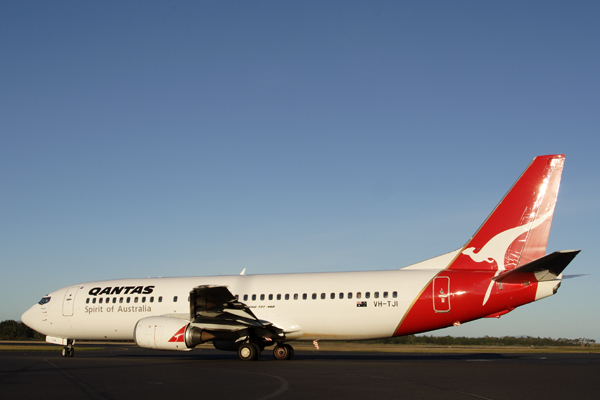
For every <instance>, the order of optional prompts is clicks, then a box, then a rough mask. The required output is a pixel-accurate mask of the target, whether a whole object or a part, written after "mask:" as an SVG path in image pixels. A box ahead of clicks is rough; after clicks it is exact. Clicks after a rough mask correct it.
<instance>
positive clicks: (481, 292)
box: [394, 270, 537, 336]
mask: <svg viewBox="0 0 600 400" xmlns="http://www.w3.org/2000/svg"><path fill="white" fill-rule="evenodd" d="M494 274H495V272H494V271H480V272H477V271H451V270H444V271H442V272H440V273H439V274H438V275H437V276H436V278H443V277H446V278H447V279H448V280H449V290H448V291H447V293H440V288H443V287H444V284H445V280H443V279H442V280H440V281H438V282H437V283H438V285H437V286H436V293H434V281H435V278H434V279H433V280H431V281H430V282H429V283H428V285H427V286H426V287H425V290H423V292H422V293H421V294H420V295H419V297H418V298H417V300H416V301H415V302H414V304H413V305H412V306H411V308H410V309H409V310H408V312H407V313H406V315H405V316H404V318H403V320H402V321H401V322H400V324H399V325H398V327H397V328H396V331H395V333H394V336H402V335H410V334H415V333H419V332H426V331H431V330H435V329H440V328H445V327H448V326H452V325H453V324H455V323H464V322H468V321H472V320H474V319H478V318H483V317H486V316H488V315H492V314H496V313H499V312H502V311H505V310H512V309H514V308H515V307H518V306H521V305H523V304H527V303H530V302H532V301H534V300H535V294H536V290H537V281H536V280H535V277H534V276H533V274H532V275H531V278H530V279H529V280H523V282H521V283H519V284H503V285H502V288H501V287H500V285H499V284H497V283H494V286H493V288H492V292H491V295H490V298H489V299H488V301H487V302H486V304H485V305H483V299H484V296H485V292H486V290H487V288H488V286H489V284H490V281H491V279H492V278H493V277H494ZM444 292H446V290H444ZM441 296H445V299H446V301H447V303H446V304H444V303H442V302H441V298H442V297H441ZM448 305H449V306H448ZM444 307H447V311H445V308H444ZM436 308H437V309H438V311H437V312H436ZM440 310H442V311H440Z"/></svg>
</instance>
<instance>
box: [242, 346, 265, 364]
mask: <svg viewBox="0 0 600 400" xmlns="http://www.w3.org/2000/svg"><path fill="white" fill-rule="evenodd" d="M238 357H239V358H240V360H242V361H254V360H258V358H259V357H260V347H258V345H256V344H254V343H243V344H241V345H240V347H238Z"/></svg>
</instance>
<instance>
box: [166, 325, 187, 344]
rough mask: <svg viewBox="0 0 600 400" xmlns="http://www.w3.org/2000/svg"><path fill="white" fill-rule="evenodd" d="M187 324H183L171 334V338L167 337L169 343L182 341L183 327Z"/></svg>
mask: <svg viewBox="0 0 600 400" xmlns="http://www.w3.org/2000/svg"><path fill="white" fill-rule="evenodd" d="M186 326H187V325H184V326H183V327H182V328H181V329H180V330H178V331H177V333H176V334H174V335H173V337H172V338H171V339H169V343H173V342H183V341H184V340H183V334H184V333H185V327H186Z"/></svg>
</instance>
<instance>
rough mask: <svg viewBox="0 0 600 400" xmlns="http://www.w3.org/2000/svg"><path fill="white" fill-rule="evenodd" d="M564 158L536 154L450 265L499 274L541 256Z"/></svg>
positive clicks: (548, 231)
mask: <svg viewBox="0 0 600 400" xmlns="http://www.w3.org/2000/svg"><path fill="white" fill-rule="evenodd" d="M564 161H565V156H564V155H562V154H559V155H549V156H539V157H536V158H535V159H534V160H533V162H532V163H531V164H530V165H529V167H527V169H526V170H525V172H524V173H523V175H521V177H520V178H519V179H518V180H517V182H516V183H515V184H514V185H513V187H512V188H511V189H510V191H509V192H508V193H507V194H506V196H504V199H502V201H501V202H500V204H498V206H496V209H495V210H494V211H493V212H492V214H490V216H489V217H488V218H487V220H486V221H485V222H484V223H483V225H482V226H481V227H480V228H479V230H478V231H477V233H476V234H475V236H473V238H471V240H470V241H469V242H468V243H467V244H466V245H465V246H464V247H463V249H462V250H461V251H460V253H459V255H458V256H457V257H456V259H455V260H454V261H453V262H452V263H451V264H450V266H449V267H448V268H449V269H474V270H497V273H500V272H502V271H504V270H510V269H513V268H515V267H517V266H518V265H522V264H525V263H527V262H530V261H532V260H535V259H537V258H539V257H542V256H543V255H544V254H545V253H546V244H547V243H548V235H549V233H550V225H551V223H552V215H553V213H554V206H555V204H556V196H557V195H558V187H559V185H560V177H561V174H562V169H563V164H564Z"/></svg>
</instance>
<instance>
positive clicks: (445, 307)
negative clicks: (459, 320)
mask: <svg viewBox="0 0 600 400" xmlns="http://www.w3.org/2000/svg"><path fill="white" fill-rule="evenodd" d="M433 310H434V311H435V312H436V313H445V312H449V311H450V278H449V277H447V276H438V277H437V278H435V279H434V280H433Z"/></svg>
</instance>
